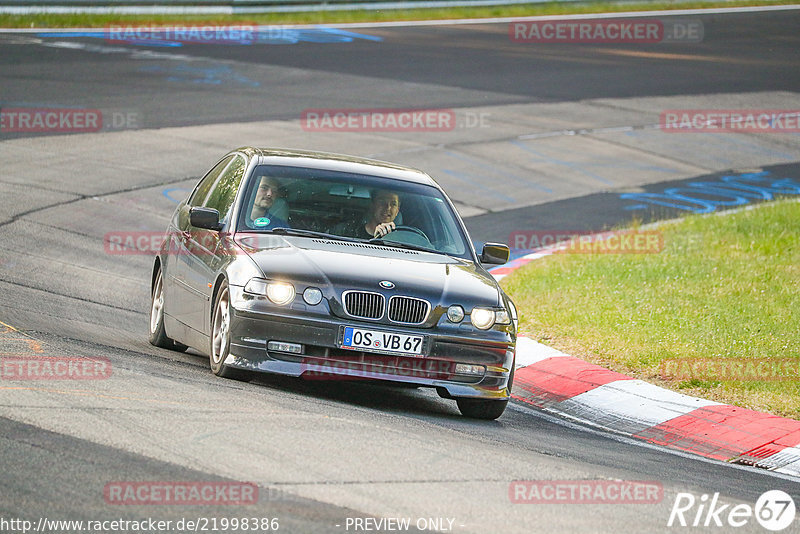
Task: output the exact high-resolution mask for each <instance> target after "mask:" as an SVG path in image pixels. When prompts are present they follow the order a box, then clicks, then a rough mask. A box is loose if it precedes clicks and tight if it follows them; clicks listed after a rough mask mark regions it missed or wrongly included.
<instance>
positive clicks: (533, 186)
mask: <svg viewBox="0 0 800 534" xmlns="http://www.w3.org/2000/svg"><path fill="white" fill-rule="evenodd" d="M445 154H447V155H448V156H450V157H453V158H456V159H463V160H469V161H471V162H472V165H474V166H476V167H481V168H483V169H486V170H488V171H490V172H497V166H496V165H489V164H488V163H486V162H483V161H480V160H478V159H477V158H473V157H469V156H467V155H466V154H460V153H458V152H453V151H452V150H448V151H446V152H445ZM503 176H504V177H506V178H511V179H513V180H514V181H515V182H517V183H519V184H522V185H524V186H525V187H528V188H531V189H536V190H537V191H542V192H544V193H552V192H553V190H552V189H550V188H547V187H544V186H542V185H538V184H534V183H532V182H531V181H529V180H526V179H524V178H519V177H517V176H515V175H513V174H511V173H503Z"/></svg>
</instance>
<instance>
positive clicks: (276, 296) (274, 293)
mask: <svg viewBox="0 0 800 534" xmlns="http://www.w3.org/2000/svg"><path fill="white" fill-rule="evenodd" d="M267 297H268V298H269V300H271V301H272V302H274V303H275V304H277V305H278V306H283V305H284V304H289V303H290V302H291V301H292V300H294V286H293V285H292V284H287V283H286V282H270V283H268V284H267Z"/></svg>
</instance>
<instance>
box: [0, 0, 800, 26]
mask: <svg viewBox="0 0 800 534" xmlns="http://www.w3.org/2000/svg"><path fill="white" fill-rule="evenodd" d="M796 3H797V0H768V1H762V0H729V1H708V2H704V1H691V0H690V1H679V2H642V3H635V2H633V3H627V2H622V3H620V2H585V3H584V2H580V3H560V2H549V3H544V4H522V5H514V6H487V7H463V8H456V7H452V8H431V9H408V10H380V11H378V10H361V11H321V12H299V13H262V14H252V15H114V14H34V15H10V14H0V27H2V28H78V27H79V28H102V27H104V26H106V25H108V24H175V23H186V24H220V25H224V24H228V25H231V24H244V23H257V24H262V25H268V24H333V23H347V22H381V21H396V20H436V19H461V18H485V17H526V16H534V15H569V14H578V13H614V12H622V11H649V10H662V9H665V10H669V9H695V8H711V7H742V6H768V5H792V4H796Z"/></svg>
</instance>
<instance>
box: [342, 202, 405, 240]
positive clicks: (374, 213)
mask: <svg viewBox="0 0 800 534" xmlns="http://www.w3.org/2000/svg"><path fill="white" fill-rule="evenodd" d="M371 196H372V200H371V201H370V204H369V207H368V208H367V211H366V213H365V214H364V217H362V218H360V219H357V220H354V221H349V222H344V223H340V224H338V225H337V226H336V227H335V228H334V230H333V232H332V233H333V234H336V235H341V236H344V237H357V238H360V239H372V238H375V237H383V236H385V235H386V234H388V233H389V232H393V231H394V229H395V227H396V226H395V223H394V220H395V218H397V214H398V213H400V197H399V196H398V195H397V193H394V192H392V191H382V190H373V191H372V194H371Z"/></svg>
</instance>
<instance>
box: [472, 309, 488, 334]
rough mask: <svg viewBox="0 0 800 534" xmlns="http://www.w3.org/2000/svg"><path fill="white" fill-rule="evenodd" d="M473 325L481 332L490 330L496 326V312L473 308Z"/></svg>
mask: <svg viewBox="0 0 800 534" xmlns="http://www.w3.org/2000/svg"><path fill="white" fill-rule="evenodd" d="M469 320H470V321H472V325H473V326H474V327H475V328H478V329H479V330H488V329H489V328H491V327H492V325H493V324H494V310H490V309H489V308H473V309H472V313H470V314H469Z"/></svg>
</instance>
